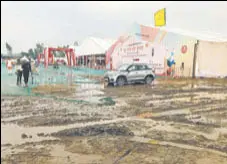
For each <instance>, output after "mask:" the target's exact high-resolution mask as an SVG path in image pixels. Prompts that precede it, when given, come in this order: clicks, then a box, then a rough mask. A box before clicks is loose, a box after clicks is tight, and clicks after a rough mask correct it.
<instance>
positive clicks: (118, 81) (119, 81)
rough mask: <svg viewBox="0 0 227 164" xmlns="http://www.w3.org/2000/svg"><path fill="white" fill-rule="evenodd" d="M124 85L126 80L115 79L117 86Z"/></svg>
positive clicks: (121, 78)
mask: <svg viewBox="0 0 227 164" xmlns="http://www.w3.org/2000/svg"><path fill="white" fill-rule="evenodd" d="M125 83H126V80H125V78H124V77H119V78H118V79H117V85H118V86H123V85H125Z"/></svg>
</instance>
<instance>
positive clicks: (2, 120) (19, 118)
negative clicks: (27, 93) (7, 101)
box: [1, 115, 33, 122]
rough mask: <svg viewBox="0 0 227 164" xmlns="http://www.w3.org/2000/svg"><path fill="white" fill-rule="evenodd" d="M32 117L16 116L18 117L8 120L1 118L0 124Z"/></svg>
mask: <svg viewBox="0 0 227 164" xmlns="http://www.w3.org/2000/svg"><path fill="white" fill-rule="evenodd" d="M31 116H33V115H25V116H23V115H18V116H15V117H8V118H1V122H8V121H16V120H21V119H25V118H28V117H31Z"/></svg>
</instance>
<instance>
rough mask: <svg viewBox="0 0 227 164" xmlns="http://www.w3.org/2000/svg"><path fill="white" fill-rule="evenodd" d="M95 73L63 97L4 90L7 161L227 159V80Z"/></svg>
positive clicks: (198, 162)
mask: <svg viewBox="0 0 227 164" xmlns="http://www.w3.org/2000/svg"><path fill="white" fill-rule="evenodd" d="M93 78H95V79H96V80H98V81H100V82H99V83H97V84H95V85H94V84H81V85H80V86H76V87H75V90H74V91H73V92H72V93H70V94H68V93H67V94H65V95H62V94H61V93H60V92H58V91H56V92H54V96H55V98H53V97H42V96H39V97H37V96H36V97H32V96H31V97H28V96H5V95H2V96H1V123H2V136H1V141H2V143H1V151H2V158H1V162H2V163H6V164H8V163H13V162H14V163H46V164H53V163H59V164H64V163H67V164H68V163H105V164H106V163H107V164H108V163H111V164H113V163H121V164H123V163H132V164H134V163H151V164H152V163H154V164H159V163H160V164H164V163H166V164H167V163H168V164H175V163H180V164H181V163H182V164H185V163H193V164H194V163H195V164H202V163H207V164H209V163H210V164H211V163H212V164H213V163H217V164H224V163H226V161H227V147H226V145H227V108H226V106H227V82H226V80H219V79H217V80H214V79H208V80H206V79H196V80H189V79H183V80H182V79H170V80H169V79H157V80H156V81H155V83H154V85H152V86H150V85H128V86H125V87H104V84H103V82H102V80H101V79H99V78H98V76H97V77H93ZM50 91H51V90H50ZM63 98H64V99H63ZM60 99H61V101H60ZM69 99H70V100H78V99H79V100H82V101H81V102H78V101H66V100H69Z"/></svg>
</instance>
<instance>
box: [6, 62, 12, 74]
mask: <svg viewBox="0 0 227 164" xmlns="http://www.w3.org/2000/svg"><path fill="white" fill-rule="evenodd" d="M6 68H7V70H8V74H9V75H12V69H13V62H12V60H10V59H9V60H7V61H6Z"/></svg>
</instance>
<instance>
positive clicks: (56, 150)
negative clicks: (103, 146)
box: [50, 145, 103, 164]
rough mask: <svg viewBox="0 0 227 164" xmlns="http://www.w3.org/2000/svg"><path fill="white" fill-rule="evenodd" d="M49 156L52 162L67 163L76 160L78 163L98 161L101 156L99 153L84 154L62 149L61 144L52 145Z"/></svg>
mask: <svg viewBox="0 0 227 164" xmlns="http://www.w3.org/2000/svg"><path fill="white" fill-rule="evenodd" d="M50 153H51V156H53V157H54V158H53V159H52V160H51V162H52V163H61V164H68V163H71V162H72V161H74V162H75V161H76V162H78V163H100V160H101V159H102V158H103V157H102V156H101V155H94V154H89V155H84V154H77V153H71V152H68V151H65V150H64V146H63V145H54V146H52V150H51V152H50Z"/></svg>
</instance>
